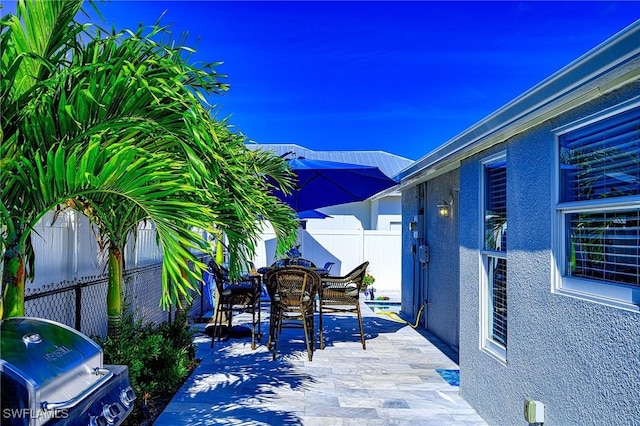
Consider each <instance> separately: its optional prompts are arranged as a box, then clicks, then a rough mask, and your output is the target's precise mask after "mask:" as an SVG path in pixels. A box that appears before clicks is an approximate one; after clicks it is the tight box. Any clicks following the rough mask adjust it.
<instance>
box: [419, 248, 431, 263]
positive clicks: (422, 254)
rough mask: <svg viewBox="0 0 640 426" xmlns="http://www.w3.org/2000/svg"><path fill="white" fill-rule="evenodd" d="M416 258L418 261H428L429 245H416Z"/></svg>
mask: <svg viewBox="0 0 640 426" xmlns="http://www.w3.org/2000/svg"><path fill="white" fill-rule="evenodd" d="M418 259H420V263H428V262H429V246H427V245H421V246H419V247H418Z"/></svg>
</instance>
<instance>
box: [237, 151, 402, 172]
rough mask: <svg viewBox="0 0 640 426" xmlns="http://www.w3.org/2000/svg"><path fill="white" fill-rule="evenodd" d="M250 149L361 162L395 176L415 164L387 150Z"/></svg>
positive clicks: (328, 159) (277, 153)
mask: <svg viewBox="0 0 640 426" xmlns="http://www.w3.org/2000/svg"><path fill="white" fill-rule="evenodd" d="M246 146H247V148H249V149H262V150H264V151H272V152H273V153H275V154H276V155H283V154H286V153H288V152H293V154H291V155H289V156H288V157H293V156H295V157H304V158H309V159H312V160H324V161H336V162H340V163H351V164H361V165H364V166H376V167H378V168H379V169H380V170H381V171H382V173H384V174H385V175H387V176H389V177H391V178H393V177H394V176H396V175H397V174H398V173H399V172H400V171H401V170H403V169H405V168H407V167H408V166H409V165H411V164H413V160H410V159H408V158H404V157H400V156H397V155H395V154H391V153H388V152H385V151H314V150H312V149H308V148H305V147H303V146H300V145H296V144H276V143H273V144H269V143H266V144H258V143H248V144H247V145H246Z"/></svg>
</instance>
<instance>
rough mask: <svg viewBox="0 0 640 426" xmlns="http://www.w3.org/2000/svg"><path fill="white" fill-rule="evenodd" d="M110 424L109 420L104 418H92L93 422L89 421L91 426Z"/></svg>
mask: <svg viewBox="0 0 640 426" xmlns="http://www.w3.org/2000/svg"><path fill="white" fill-rule="evenodd" d="M108 424H109V423H107V419H105V418H104V417H102V416H98V417H91V420H89V426H107V425H108Z"/></svg>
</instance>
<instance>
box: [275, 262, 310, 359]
mask: <svg viewBox="0 0 640 426" xmlns="http://www.w3.org/2000/svg"><path fill="white" fill-rule="evenodd" d="M265 280H266V283H267V289H268V291H269V295H270V296H271V316H270V326H269V343H268V346H269V347H270V348H271V349H272V352H273V359H274V360H275V359H276V356H277V353H278V341H279V339H280V336H281V334H282V329H283V328H285V327H287V328H288V327H300V325H302V329H303V330H304V339H305V343H306V346H307V356H308V358H309V361H312V360H313V351H314V349H315V328H314V306H315V298H316V295H317V292H318V288H319V286H320V276H319V275H318V274H317V273H315V272H314V271H312V270H311V269H309V268H305V267H303V266H285V267H282V268H275V269H273V270H270V271H269V272H268V273H267V274H266V275H265Z"/></svg>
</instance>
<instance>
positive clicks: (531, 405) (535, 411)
mask: <svg viewBox="0 0 640 426" xmlns="http://www.w3.org/2000/svg"><path fill="white" fill-rule="evenodd" d="M524 419H525V420H526V421H527V422H529V423H544V404H543V403H542V402H540V401H534V400H532V399H529V398H527V399H526V400H525V401H524Z"/></svg>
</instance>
